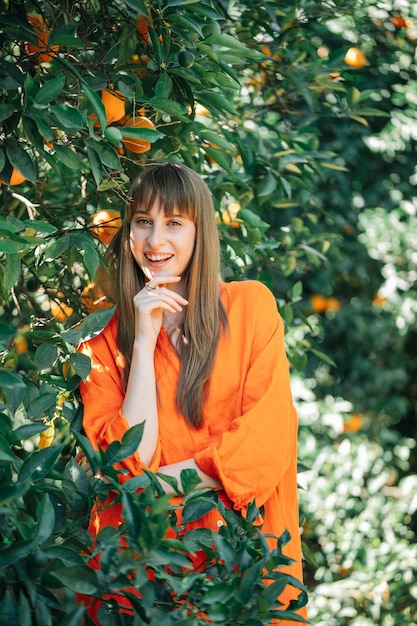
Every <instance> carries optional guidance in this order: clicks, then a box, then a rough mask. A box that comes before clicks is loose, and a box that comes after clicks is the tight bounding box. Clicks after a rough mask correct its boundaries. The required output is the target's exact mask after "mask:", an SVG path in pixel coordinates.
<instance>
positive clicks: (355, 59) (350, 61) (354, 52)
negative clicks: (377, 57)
mask: <svg viewBox="0 0 417 626" xmlns="http://www.w3.org/2000/svg"><path fill="white" fill-rule="evenodd" d="M343 60H344V62H345V63H346V65H350V66H351V67H356V68H361V67H364V65H366V62H367V58H366V56H365V54H364V53H363V52H362V50H360V49H359V48H355V47H354V46H353V47H352V48H349V50H348V51H347V52H346V54H345V56H344V58H343Z"/></svg>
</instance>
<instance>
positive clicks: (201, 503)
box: [182, 498, 216, 524]
mask: <svg viewBox="0 0 417 626" xmlns="http://www.w3.org/2000/svg"><path fill="white" fill-rule="evenodd" d="M215 508H216V503H215V502H214V501H213V500H209V499H208V498H198V499H195V500H194V499H193V500H189V501H188V502H186V504H185V506H184V509H183V513H182V520H183V522H184V524H189V523H190V522H195V521H196V520H198V519H200V518H202V517H203V516H204V515H206V513H208V512H209V511H212V510H213V509H215Z"/></svg>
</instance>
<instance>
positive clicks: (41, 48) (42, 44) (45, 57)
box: [25, 13, 59, 63]
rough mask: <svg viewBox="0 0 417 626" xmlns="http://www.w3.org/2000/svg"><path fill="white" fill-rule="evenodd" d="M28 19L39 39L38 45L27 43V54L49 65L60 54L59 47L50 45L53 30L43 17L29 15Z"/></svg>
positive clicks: (35, 14)
mask: <svg viewBox="0 0 417 626" xmlns="http://www.w3.org/2000/svg"><path fill="white" fill-rule="evenodd" d="M27 18H28V22H29V24H30V25H31V26H32V28H33V30H34V31H35V34H36V36H37V38H38V45H34V44H32V43H27V44H26V46H25V50H26V53H27V54H29V55H30V56H36V57H37V60H38V61H39V62H40V63H48V62H49V61H51V60H52V59H53V58H54V57H55V56H56V55H57V53H58V52H59V46H50V45H49V35H50V33H51V30H50V28H49V26H48V24H47V23H46V22H45V20H44V19H43V17H42V15H38V14H37V13H29V14H28V16H27Z"/></svg>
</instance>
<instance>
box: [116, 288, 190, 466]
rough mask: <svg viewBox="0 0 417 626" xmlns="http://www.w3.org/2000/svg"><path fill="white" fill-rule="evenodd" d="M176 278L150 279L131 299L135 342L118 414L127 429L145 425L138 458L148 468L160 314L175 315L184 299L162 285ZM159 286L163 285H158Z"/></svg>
mask: <svg viewBox="0 0 417 626" xmlns="http://www.w3.org/2000/svg"><path fill="white" fill-rule="evenodd" d="M178 281H179V278H178V277H177V276H165V277H163V278H162V277H160V278H157V277H153V278H152V281H151V282H152V283H153V286H152V289H147V288H146V286H145V287H144V288H143V289H141V291H139V292H138V293H137V294H136V296H135V297H134V300H133V302H134V307H135V341H134V344H133V353H132V362H131V367H130V373H129V379H128V384H127V387H126V395H125V399H124V402H123V406H122V412H123V415H124V416H125V418H126V420H127V422H128V423H129V426H135V425H136V424H139V423H141V422H144V423H145V426H144V431H143V436H142V440H141V442H140V444H139V455H140V457H141V459H142V461H143V462H144V463H145V464H146V465H148V464H149V463H150V461H151V459H152V458H153V456H154V453H155V450H156V447H157V443H158V406H157V397H156V381H155V365H154V352H155V347H156V342H157V340H158V335H159V332H160V330H161V326H162V321H163V316H164V313H165V314H166V313H178V312H179V311H182V307H183V306H185V305H186V304H188V302H187V300H185V298H183V297H182V296H180V295H179V294H178V293H176V292H175V291H172V290H171V289H169V288H167V287H166V286H165V285H169V284H170V283H177V282H178ZM160 285H163V286H160Z"/></svg>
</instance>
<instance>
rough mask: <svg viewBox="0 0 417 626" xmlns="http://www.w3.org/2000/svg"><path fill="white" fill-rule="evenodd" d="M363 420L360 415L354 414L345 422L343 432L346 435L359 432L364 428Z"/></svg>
mask: <svg viewBox="0 0 417 626" xmlns="http://www.w3.org/2000/svg"><path fill="white" fill-rule="evenodd" d="M362 425H363V419H362V417H361V416H360V415H359V413H353V415H351V416H350V417H349V419H348V420H346V421H345V423H344V425H343V432H345V433H356V432H357V431H358V430H360V429H361V428H362Z"/></svg>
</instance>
